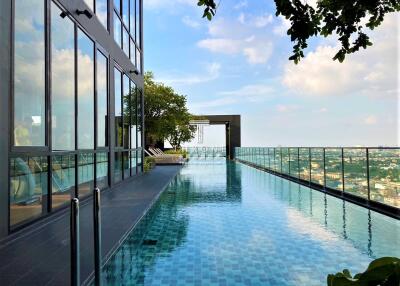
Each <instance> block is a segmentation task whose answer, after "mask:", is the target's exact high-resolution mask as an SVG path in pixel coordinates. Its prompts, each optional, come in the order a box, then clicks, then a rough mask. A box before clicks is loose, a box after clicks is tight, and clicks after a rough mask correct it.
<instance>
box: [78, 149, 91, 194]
mask: <svg viewBox="0 0 400 286" xmlns="http://www.w3.org/2000/svg"><path fill="white" fill-rule="evenodd" d="M78 184H79V185H78V194H79V197H80V198H81V197H85V196H87V195H89V194H92V191H93V188H94V154H92V153H83V154H79V155H78Z"/></svg>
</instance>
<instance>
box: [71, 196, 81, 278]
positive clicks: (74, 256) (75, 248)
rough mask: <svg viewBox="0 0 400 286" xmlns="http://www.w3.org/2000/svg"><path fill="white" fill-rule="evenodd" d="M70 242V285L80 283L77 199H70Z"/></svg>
mask: <svg viewBox="0 0 400 286" xmlns="http://www.w3.org/2000/svg"><path fill="white" fill-rule="evenodd" d="M70 224H71V225H70V244H71V285H72V286H78V285H80V259H79V199H77V198H74V199H72V200H71V216H70Z"/></svg>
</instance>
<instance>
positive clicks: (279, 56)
mask: <svg viewBox="0 0 400 286" xmlns="http://www.w3.org/2000/svg"><path fill="white" fill-rule="evenodd" d="M196 3H197V1H196V0H171V1H165V0H145V1H144V69H145V70H146V71H152V72H153V73H154V74H155V79H156V81H160V82H163V83H165V84H168V85H170V86H172V87H173V88H174V89H175V90H176V91H177V92H178V93H180V94H184V95H186V96H187V100H188V106H189V110H190V112H192V113H193V114H240V115H241V120H242V146H398V145H399V141H400V139H399V133H400V132H399V125H400V124H399V113H398V110H399V109H400V103H399V81H400V80H399V66H400V63H399V58H398V49H399V45H400V36H399V29H398V27H399V26H400V25H399V23H400V19H399V18H400V17H399V15H395V14H392V15H389V16H387V18H386V19H385V21H384V23H383V24H382V25H381V26H380V27H378V28H377V29H376V30H374V31H372V32H369V34H370V36H371V39H372V41H373V42H374V45H373V46H372V47H370V48H368V49H367V50H362V51H361V52H359V53H357V54H353V55H350V56H347V58H346V60H345V62H344V63H342V64H341V63H338V62H334V61H332V57H333V55H334V54H335V51H337V50H338V46H337V40H336V39H337V37H336V36H335V35H334V36H332V37H328V38H314V39H312V40H311V41H310V45H309V48H308V49H307V50H306V52H305V55H306V56H305V58H304V59H303V60H302V61H301V62H300V64H298V65H295V64H294V63H293V62H291V61H289V60H288V58H289V56H290V55H291V50H292V43H291V42H290V39H289V37H288V36H287V35H286V31H287V28H288V22H287V21H286V20H285V19H283V18H280V17H276V16H275V4H274V1H271V0H258V1H254V0H253V1H250V0H222V1H221V3H220V6H219V7H218V11H217V15H216V17H215V18H214V19H213V20H212V21H211V22H209V21H207V20H205V19H202V18H201V16H202V10H201V9H200V8H199V7H197V5H196ZM209 129H210V130H211V131H210V132H205V135H204V136H205V137H206V138H205V140H207V142H210V143H209V144H212V145H218V144H216V143H215V142H214V141H213V138H216V140H217V138H221V136H218V133H219V132H221V131H220V130H221V129H218V128H209ZM222 138H223V137H222ZM218 140H220V139H218Z"/></svg>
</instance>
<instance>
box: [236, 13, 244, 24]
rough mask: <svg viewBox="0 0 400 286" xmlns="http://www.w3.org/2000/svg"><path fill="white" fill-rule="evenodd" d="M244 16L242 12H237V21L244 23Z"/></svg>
mask: <svg viewBox="0 0 400 286" xmlns="http://www.w3.org/2000/svg"><path fill="white" fill-rule="evenodd" d="M245 17H246V16H245V15H244V13H240V14H239V17H238V21H239V23H240V24H244V23H246V19H245Z"/></svg>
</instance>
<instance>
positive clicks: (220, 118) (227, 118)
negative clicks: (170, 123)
mask: <svg viewBox="0 0 400 286" xmlns="http://www.w3.org/2000/svg"><path fill="white" fill-rule="evenodd" d="M191 124H193V125H196V126H197V128H198V134H199V136H200V137H201V138H200V137H199V140H202V137H203V133H202V132H201V131H202V126H204V125H225V138H226V139H225V142H226V143H225V146H226V157H227V158H229V159H233V158H234V152H235V147H240V146H241V137H240V115H198V116H196V117H195V118H194V119H193V120H192V121H191Z"/></svg>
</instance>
